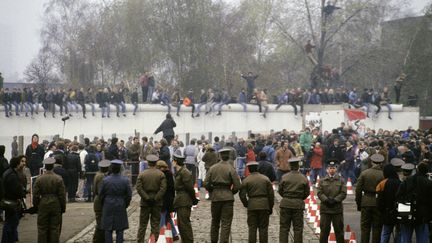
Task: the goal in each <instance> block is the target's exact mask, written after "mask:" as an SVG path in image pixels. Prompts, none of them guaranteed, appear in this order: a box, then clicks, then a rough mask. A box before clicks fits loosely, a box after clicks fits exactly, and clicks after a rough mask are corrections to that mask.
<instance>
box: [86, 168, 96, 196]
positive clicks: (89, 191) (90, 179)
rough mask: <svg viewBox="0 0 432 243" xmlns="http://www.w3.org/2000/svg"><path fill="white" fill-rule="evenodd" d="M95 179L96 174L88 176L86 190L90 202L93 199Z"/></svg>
mask: <svg viewBox="0 0 432 243" xmlns="http://www.w3.org/2000/svg"><path fill="white" fill-rule="evenodd" d="M94 177H95V174H86V181H85V190H87V195H88V197H87V198H88V200H91V199H92V192H93V181H94Z"/></svg>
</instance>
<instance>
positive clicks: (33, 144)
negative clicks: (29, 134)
mask: <svg viewBox="0 0 432 243" xmlns="http://www.w3.org/2000/svg"><path fill="white" fill-rule="evenodd" d="M38 145H39V144H38V143H37V142H32V143H31V146H32V149H36V148H37V147H38Z"/></svg>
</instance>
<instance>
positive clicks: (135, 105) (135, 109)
mask: <svg viewBox="0 0 432 243" xmlns="http://www.w3.org/2000/svg"><path fill="white" fill-rule="evenodd" d="M132 104H133V106H134V110H133V114H134V115H135V113H136V111H137V110H138V103H137V102H134V103H132Z"/></svg>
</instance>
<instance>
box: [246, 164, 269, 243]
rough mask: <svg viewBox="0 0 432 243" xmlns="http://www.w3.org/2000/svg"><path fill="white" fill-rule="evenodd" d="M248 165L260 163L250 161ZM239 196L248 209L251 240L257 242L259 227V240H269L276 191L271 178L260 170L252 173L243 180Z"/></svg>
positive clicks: (264, 241)
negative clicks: (269, 227)
mask: <svg viewBox="0 0 432 243" xmlns="http://www.w3.org/2000/svg"><path fill="white" fill-rule="evenodd" d="M248 165H249V166H250V165H256V166H258V163H256V162H249V163H248ZM239 196H240V199H241V201H242V203H243V205H244V206H245V207H247V209H248V212H247V224H248V227H249V242H256V233H257V229H259V242H260V243H266V242H268V226H269V217H270V214H271V213H272V211H273V210H272V209H273V205H274V191H273V186H272V184H271V182H270V180H269V179H268V178H267V176H265V175H261V174H260V173H259V172H253V173H251V174H250V175H249V176H248V177H246V179H244V180H243V183H242V186H241V189H240V194H239Z"/></svg>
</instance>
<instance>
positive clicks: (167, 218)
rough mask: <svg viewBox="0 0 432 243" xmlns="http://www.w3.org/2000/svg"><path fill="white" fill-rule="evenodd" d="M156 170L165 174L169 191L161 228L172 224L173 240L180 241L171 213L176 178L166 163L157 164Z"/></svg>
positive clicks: (159, 162)
mask: <svg viewBox="0 0 432 243" xmlns="http://www.w3.org/2000/svg"><path fill="white" fill-rule="evenodd" d="M156 168H157V169H159V170H160V171H162V173H164V175H165V178H166V182H167V190H166V192H165V195H164V198H163V203H162V212H161V219H160V224H159V227H160V228H162V227H163V226H165V225H167V224H168V223H170V224H171V229H172V233H173V240H178V239H179V237H178V235H177V231H176V229H175V227H174V222H173V220H172V218H171V213H172V212H174V207H173V203H174V197H175V189H174V176H173V174H172V172H171V170H170V169H169V168H168V165H167V163H166V162H165V161H163V160H159V161H158V162H156Z"/></svg>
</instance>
